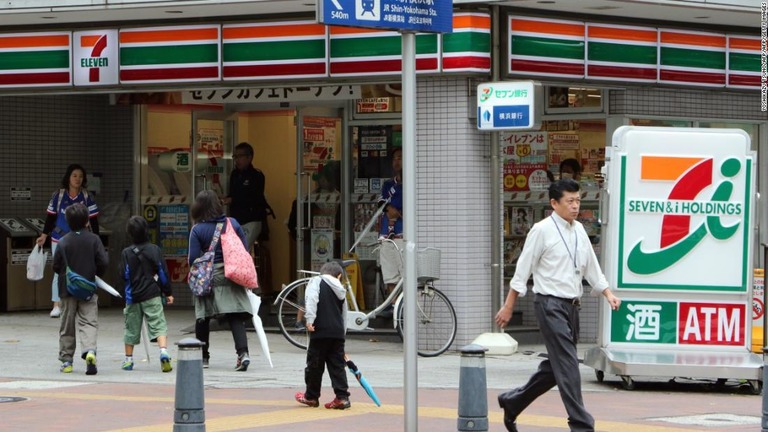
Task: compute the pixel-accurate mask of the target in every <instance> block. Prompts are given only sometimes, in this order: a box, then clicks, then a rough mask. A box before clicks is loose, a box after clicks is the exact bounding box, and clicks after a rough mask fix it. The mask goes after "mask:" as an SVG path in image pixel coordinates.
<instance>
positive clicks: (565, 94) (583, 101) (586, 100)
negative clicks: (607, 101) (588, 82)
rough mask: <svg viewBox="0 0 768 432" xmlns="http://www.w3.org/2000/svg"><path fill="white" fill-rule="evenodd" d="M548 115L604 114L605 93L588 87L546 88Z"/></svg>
mask: <svg viewBox="0 0 768 432" xmlns="http://www.w3.org/2000/svg"><path fill="white" fill-rule="evenodd" d="M545 107H546V110H545V111H546V112H547V113H548V114H557V113H574V112H602V111H603V91H602V90H601V89H598V88H588V87H546V105H545Z"/></svg>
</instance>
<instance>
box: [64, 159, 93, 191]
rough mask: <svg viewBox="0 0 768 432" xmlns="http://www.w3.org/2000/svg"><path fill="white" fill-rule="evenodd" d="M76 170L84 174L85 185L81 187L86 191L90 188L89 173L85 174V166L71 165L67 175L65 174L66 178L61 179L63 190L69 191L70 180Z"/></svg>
mask: <svg viewBox="0 0 768 432" xmlns="http://www.w3.org/2000/svg"><path fill="white" fill-rule="evenodd" d="M75 170H80V171H82V172H83V183H82V185H81V187H82V188H83V189H85V188H86V187H87V186H88V173H87V172H85V168H83V166H82V165H80V164H70V165H69V166H68V167H67V173H66V174H64V177H62V178H61V188H62V189H69V178H70V177H71V176H72V172H73V171H75Z"/></svg>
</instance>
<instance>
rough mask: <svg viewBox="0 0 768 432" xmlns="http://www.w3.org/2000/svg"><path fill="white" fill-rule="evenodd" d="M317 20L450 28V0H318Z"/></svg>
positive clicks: (428, 29)
mask: <svg viewBox="0 0 768 432" xmlns="http://www.w3.org/2000/svg"><path fill="white" fill-rule="evenodd" d="M317 17H318V21H319V22H321V23H323V24H327V25H340V26H349V27H370V28H380V29H388V30H399V31H414V32H422V33H450V32H451V31H452V30H453V1H451V0H318V2H317Z"/></svg>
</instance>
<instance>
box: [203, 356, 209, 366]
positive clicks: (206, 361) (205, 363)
mask: <svg viewBox="0 0 768 432" xmlns="http://www.w3.org/2000/svg"><path fill="white" fill-rule="evenodd" d="M209 363H210V359H209V358H208V357H203V369H208V364H209Z"/></svg>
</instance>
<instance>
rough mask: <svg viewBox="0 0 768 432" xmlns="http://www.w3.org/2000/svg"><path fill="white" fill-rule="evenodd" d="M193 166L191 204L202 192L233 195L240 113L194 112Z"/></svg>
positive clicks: (192, 133)
mask: <svg viewBox="0 0 768 432" xmlns="http://www.w3.org/2000/svg"><path fill="white" fill-rule="evenodd" d="M190 136H191V137H192V145H191V147H192V159H193V160H194V161H195V163H194V164H192V170H191V178H192V181H191V185H192V189H191V196H190V202H191V201H193V200H194V197H195V196H196V195H197V193H198V192H200V191H202V190H213V191H215V192H216V194H217V195H219V196H220V197H224V196H226V195H227V193H228V192H229V190H228V189H229V173H230V172H231V171H232V151H233V149H234V145H235V144H234V143H235V141H236V139H237V114H236V113H234V114H233V113H228V112H218V111H192V131H191V133H190Z"/></svg>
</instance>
